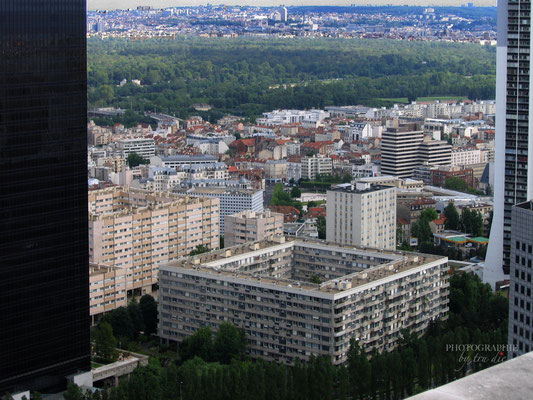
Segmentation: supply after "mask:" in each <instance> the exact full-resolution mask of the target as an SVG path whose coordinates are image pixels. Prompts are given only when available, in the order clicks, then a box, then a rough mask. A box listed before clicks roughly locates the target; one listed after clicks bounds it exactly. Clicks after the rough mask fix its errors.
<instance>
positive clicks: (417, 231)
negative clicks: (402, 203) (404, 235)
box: [412, 217, 433, 246]
mask: <svg viewBox="0 0 533 400" xmlns="http://www.w3.org/2000/svg"><path fill="white" fill-rule="evenodd" d="M412 232H413V236H415V237H416V238H417V239H418V245H419V246H420V245H421V244H422V243H426V242H430V243H431V242H432V241H433V240H432V238H433V232H431V227H430V226H429V221H428V220H427V219H425V218H422V217H421V218H418V221H416V222H415V223H414V224H413V227H412Z"/></svg>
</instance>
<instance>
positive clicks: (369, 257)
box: [167, 236, 447, 294]
mask: <svg viewBox="0 0 533 400" xmlns="http://www.w3.org/2000/svg"><path fill="white" fill-rule="evenodd" d="M296 248H300V249H308V250H309V251H310V252H313V253H312V254H310V257H313V256H314V255H315V254H316V253H314V252H316V251H319V250H322V251H325V253H320V256H321V257H323V256H325V255H326V256H328V257H330V260H328V262H330V264H333V265H341V263H342V262H345V261H346V260H347V257H348V255H351V257H352V258H351V260H352V261H353V260H356V261H358V262H359V263H360V264H359V266H358V267H353V268H352V270H353V272H351V273H347V274H344V275H342V276H340V277H335V278H332V279H329V280H326V281H325V282H322V283H320V284H317V283H312V282H310V281H308V280H303V279H294V275H296V271H295V269H298V268H300V267H299V266H298V265H296V264H298V263H295V262H294V260H295V259H296V258H298V257H300V255H299V254H298V252H297V251H296ZM277 251H281V252H282V254H276V255H273V252H277ZM283 252H285V253H283ZM328 252H329V253H328ZM300 253H301V252H300ZM280 257H283V258H288V257H290V260H287V263H290V266H291V270H290V271H288V272H287V273H285V274H283V276H279V275H273V274H272V271H271V270H268V269H263V270H259V269H258V268H252V269H250V270H245V268H247V267H250V266H252V265H259V264H261V263H266V262H268V261H269V259H270V258H274V259H277V260H279V259H280ZM299 260H301V258H299ZM434 261H442V262H446V261H447V258H446V257H440V256H434V255H428V254H418V253H410V252H406V253H403V252H398V251H387V250H378V249H365V248H356V247H353V246H347V245H338V244H333V243H328V242H326V241H320V240H311V239H299V238H291V237H284V236H278V237H274V238H273V239H272V240H264V241H260V242H254V243H248V244H243V245H238V246H234V247H231V248H227V249H222V250H218V251H213V252H209V253H204V254H201V255H198V256H195V257H185V258H182V259H180V260H178V261H176V262H174V263H171V264H168V265H167V267H178V268H184V269H190V270H194V271H198V272H203V273H208V274H217V275H222V276H225V277H233V278H238V279H245V280H250V281H254V282H261V283H264V284H272V285H276V286H283V287H291V288H292V287H294V288H299V289H303V290H309V291H316V292H323V293H333V294H334V293H339V292H342V291H344V290H348V289H351V288H356V287H359V286H362V285H365V284H368V283H371V282H374V281H379V280H381V279H385V278H387V277H390V276H392V275H394V274H397V273H401V272H406V271H409V270H411V269H415V268H418V267H421V266H423V265H425V264H427V263H430V262H434ZM321 263H322V264H323V263H324V262H323V261H322V262H321ZM326 263H327V262H326ZM354 263H355V262H353V263H352V264H354ZM362 263H366V264H365V266H363V267H362V266H361V264H362ZM347 268H351V267H347Z"/></svg>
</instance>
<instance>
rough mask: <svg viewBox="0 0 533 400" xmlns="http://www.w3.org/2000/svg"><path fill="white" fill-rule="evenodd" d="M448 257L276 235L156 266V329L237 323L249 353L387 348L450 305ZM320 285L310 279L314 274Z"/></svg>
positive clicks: (289, 357) (169, 331) (164, 332)
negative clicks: (354, 345)
mask: <svg viewBox="0 0 533 400" xmlns="http://www.w3.org/2000/svg"><path fill="white" fill-rule="evenodd" d="M447 265H448V264H447V258H445V257H438V256H430V255H421V254H415V253H406V254H402V253H399V252H389V251H369V250H362V249H358V248H354V247H353V246H339V245H334V244H330V243H326V242H323V241H313V240H300V239H287V240H286V239H285V237H276V238H274V240H272V241H262V242H256V243H252V244H246V245H241V246H236V247H233V248H231V249H223V250H220V251H217V252H211V253H207V254H202V255H199V256H196V257H193V258H183V259H181V260H179V261H178V262H175V263H171V264H168V265H165V266H162V267H161V268H160V299H159V301H160V302H159V312H160V314H159V315H160V319H159V336H160V337H161V338H162V339H163V340H165V341H167V342H181V341H182V340H183V339H184V338H186V337H187V336H189V335H191V334H193V333H194V332H196V331H197V330H198V329H199V328H200V327H202V326H210V327H212V328H213V329H214V330H216V329H217V328H218V326H219V324H221V323H222V322H226V321H229V322H231V323H233V324H234V325H236V326H237V327H240V328H243V329H244V330H245V332H246V337H247V339H248V348H249V352H250V354H251V356H252V357H261V358H263V359H267V360H276V361H279V362H283V363H287V364H292V363H293V362H294V360H295V358H296V357H299V358H300V359H304V360H306V359H308V358H309V357H310V356H311V355H312V354H315V355H322V356H327V357H330V358H331V360H332V362H333V363H334V364H340V363H343V362H345V361H346V358H347V351H348V349H349V343H350V339H352V338H355V339H356V340H358V341H359V342H360V343H361V345H362V347H363V348H365V349H366V350H367V351H369V352H370V351H371V350H372V349H376V350H378V351H383V350H390V349H393V348H394V347H395V346H396V344H397V342H398V340H399V339H400V331H401V330H403V329H408V330H410V331H411V332H413V333H414V334H421V333H422V332H423V331H424V330H425V329H426V328H427V327H428V324H429V323H430V322H431V321H433V320H436V319H439V318H440V319H445V318H446V317H447V313H448V285H449V284H448V272H447V269H448V266H447ZM317 278H318V279H319V280H320V281H322V283H320V284H316V283H311V280H313V281H316V279H317Z"/></svg>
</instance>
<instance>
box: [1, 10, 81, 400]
mask: <svg viewBox="0 0 533 400" xmlns="http://www.w3.org/2000/svg"><path fill="white" fill-rule="evenodd" d="M85 4H86V2H85V0H53V1H36V0H16V1H1V2H0V37H1V38H2V40H1V41H0V187H1V188H2V190H1V195H0V354H1V356H0V359H1V362H0V393H5V392H6V391H10V392H11V393H13V392H16V391H18V390H19V389H32V390H40V391H47V389H49V388H52V389H56V388H57V389H59V388H61V387H64V386H65V383H66V380H65V377H66V376H67V375H70V374H75V373H77V372H82V371H87V370H90V346H89V265H88V260H89V255H88V237H87V218H88V215H87V165H86V164H87V154H86V153H87V147H86V146H87V129H86V123H87V100H86V99H87V88H86V86H87V78H86V74H87V67H86V43H85V42H86V33H85V20H86V17H85V14H86V10H85V7H86V5H85Z"/></svg>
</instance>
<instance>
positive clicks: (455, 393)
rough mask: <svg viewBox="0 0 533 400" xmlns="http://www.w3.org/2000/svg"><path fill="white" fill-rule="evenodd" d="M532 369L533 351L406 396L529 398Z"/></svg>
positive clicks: (431, 399)
mask: <svg viewBox="0 0 533 400" xmlns="http://www.w3.org/2000/svg"><path fill="white" fill-rule="evenodd" d="M495 354H496V353H495ZM458 356H459V355H458ZM532 372H533V353H527V354H524V355H522V356H520V357H516V358H513V359H512V360H508V361H505V362H503V363H501V364H497V365H495V366H493V367H490V368H487V369H484V370H483V371H479V372H476V373H475V374H472V375H468V376H466V377H464V378H461V379H458V380H456V381H454V382H451V383H448V384H446V385H443V386H439V387H437V388H435V389H432V390H428V391H427V392H423V393H420V394H418V395H416V396H413V397H410V399H411V400H492V399H494V400H496V399H497V400H500V399H524V400H525V399H531V393H532V392H533V380H532V379H531V375H532Z"/></svg>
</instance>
